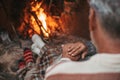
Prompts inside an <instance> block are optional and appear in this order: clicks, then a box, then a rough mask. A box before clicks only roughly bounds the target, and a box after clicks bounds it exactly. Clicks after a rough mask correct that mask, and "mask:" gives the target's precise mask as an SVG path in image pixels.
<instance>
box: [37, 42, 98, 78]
mask: <svg viewBox="0 0 120 80" xmlns="http://www.w3.org/2000/svg"><path fill="white" fill-rule="evenodd" d="M85 43H86V46H87V47H88V55H87V57H86V59H88V58H89V57H90V56H92V55H94V54H95V53H96V49H95V47H94V45H93V44H92V43H91V42H90V41H86V42H85ZM61 52H62V48H61V46H57V47H51V46H46V45H45V46H44V47H43V48H42V49H41V52H40V64H39V68H40V75H41V79H44V75H45V71H46V69H47V68H48V67H49V66H50V65H51V64H53V63H54V62H55V61H57V60H60V58H61Z"/></svg>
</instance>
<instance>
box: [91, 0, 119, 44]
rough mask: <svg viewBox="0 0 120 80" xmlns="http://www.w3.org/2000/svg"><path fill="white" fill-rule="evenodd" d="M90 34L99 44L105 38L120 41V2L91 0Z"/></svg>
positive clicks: (116, 0)
mask: <svg viewBox="0 0 120 80" xmlns="http://www.w3.org/2000/svg"><path fill="white" fill-rule="evenodd" d="M89 4H90V8H91V11H90V17H89V19H90V32H91V37H92V39H93V40H94V41H95V42H96V43H98V42H99V41H100V39H101V38H103V36H106V35H107V37H109V38H110V39H117V40H120V0H90V2H89Z"/></svg>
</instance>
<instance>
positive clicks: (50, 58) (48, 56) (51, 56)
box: [39, 45, 62, 79]
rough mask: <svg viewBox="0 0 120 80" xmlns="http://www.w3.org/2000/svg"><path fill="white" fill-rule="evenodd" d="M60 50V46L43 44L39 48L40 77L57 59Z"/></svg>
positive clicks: (42, 76)
mask: <svg viewBox="0 0 120 80" xmlns="http://www.w3.org/2000/svg"><path fill="white" fill-rule="evenodd" d="M61 52H62V48H61V47H60V46H57V47H51V46H50V47H49V46H46V45H45V46H44V47H43V48H42V49H41V52H40V56H39V57H40V64H39V68H40V75H41V79H43V78H44V75H45V71H46V69H47V68H48V67H49V66H50V65H51V64H52V63H54V62H55V61H56V60H57V59H58V57H59V56H60V55H61V54H60V53H61Z"/></svg>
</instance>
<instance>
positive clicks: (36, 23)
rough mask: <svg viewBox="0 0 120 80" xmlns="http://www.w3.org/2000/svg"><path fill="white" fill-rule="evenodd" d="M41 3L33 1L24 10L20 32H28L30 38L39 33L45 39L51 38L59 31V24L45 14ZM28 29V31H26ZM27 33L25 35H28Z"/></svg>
mask: <svg viewBox="0 0 120 80" xmlns="http://www.w3.org/2000/svg"><path fill="white" fill-rule="evenodd" d="M41 4H42V3H41V2H37V1H33V2H31V3H30V4H29V6H30V8H29V7H26V8H25V10H24V21H23V23H22V24H21V26H20V27H19V29H18V30H19V32H21V33H24V32H27V33H28V35H29V36H30V37H32V34H34V33H37V34H39V35H42V36H43V37H46V38H49V37H50V34H52V33H53V32H55V31H56V29H57V30H58V28H59V27H58V26H59V25H58V24H59V22H57V21H56V20H55V19H53V17H52V16H50V15H48V14H46V13H45V9H43V8H42V7H41ZM26 28H29V29H27V31H25V29H26ZM27 33H25V34H27Z"/></svg>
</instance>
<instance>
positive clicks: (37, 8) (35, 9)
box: [31, 3, 50, 37]
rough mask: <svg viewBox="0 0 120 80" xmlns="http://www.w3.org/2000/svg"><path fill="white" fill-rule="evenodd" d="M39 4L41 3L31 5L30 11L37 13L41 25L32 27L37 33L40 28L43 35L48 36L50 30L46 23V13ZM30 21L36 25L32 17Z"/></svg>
mask: <svg viewBox="0 0 120 80" xmlns="http://www.w3.org/2000/svg"><path fill="white" fill-rule="evenodd" d="M32 4H33V3H32ZM32 4H31V5H32ZM40 6H41V3H37V4H36V5H35V6H32V11H33V12H35V14H36V15H37V18H38V19H39V20H40V21H41V26H34V27H33V28H34V30H35V31H36V32H37V33H39V34H40V29H41V31H42V32H43V34H44V36H45V37H49V34H50V31H49V30H48V28H47V23H46V18H47V15H46V14H45V13H44V9H43V8H40ZM31 22H32V25H36V22H35V20H34V19H33V18H32V19H31ZM39 27H41V28H39Z"/></svg>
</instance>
